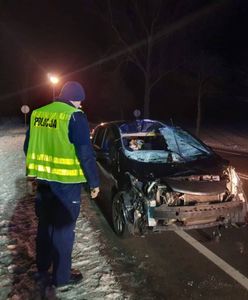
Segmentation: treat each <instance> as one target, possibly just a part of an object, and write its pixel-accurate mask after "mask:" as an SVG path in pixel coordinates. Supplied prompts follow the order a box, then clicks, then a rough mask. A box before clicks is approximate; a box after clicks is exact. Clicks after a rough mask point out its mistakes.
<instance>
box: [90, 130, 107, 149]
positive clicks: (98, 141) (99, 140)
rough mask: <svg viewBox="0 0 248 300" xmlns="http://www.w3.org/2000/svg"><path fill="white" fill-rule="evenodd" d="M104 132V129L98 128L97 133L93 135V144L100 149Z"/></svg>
mask: <svg viewBox="0 0 248 300" xmlns="http://www.w3.org/2000/svg"><path fill="white" fill-rule="evenodd" d="M105 131H106V127H102V126H101V127H99V128H97V131H96V133H95V136H94V139H93V144H94V145H96V146H98V147H99V148H101V147H102V142H103V138H104V134H105Z"/></svg>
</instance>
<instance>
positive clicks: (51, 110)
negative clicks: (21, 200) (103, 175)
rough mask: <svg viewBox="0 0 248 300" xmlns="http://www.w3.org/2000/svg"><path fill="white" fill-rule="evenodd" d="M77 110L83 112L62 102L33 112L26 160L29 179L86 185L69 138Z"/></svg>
mask: <svg viewBox="0 0 248 300" xmlns="http://www.w3.org/2000/svg"><path fill="white" fill-rule="evenodd" d="M77 111H80V112H82V111H81V110H78V109H76V108H75V107H72V106H70V105H69V104H66V103H63V102H53V103H51V104H48V105H46V106H43V107H41V108H39V109H36V110H34V111H33V113H32V115H31V120H30V138H29V144H28V152H27V157H26V168H27V175H28V176H30V177H36V178H38V179H43V180H48V181H57V182H62V183H80V182H86V178H85V176H84V173H83V170H82V168H81V165H80V163H79V161H78V159H77V155H76V151H75V147H74V145H73V144H72V143H71V142H70V140H69V136H68V132H69V121H70V118H71V115H72V114H73V113H74V112H77ZM82 113H83V112H82Z"/></svg>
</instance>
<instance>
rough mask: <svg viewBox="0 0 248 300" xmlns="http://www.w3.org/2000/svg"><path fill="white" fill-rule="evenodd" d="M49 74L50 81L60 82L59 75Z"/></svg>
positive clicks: (53, 82)
mask: <svg viewBox="0 0 248 300" xmlns="http://www.w3.org/2000/svg"><path fill="white" fill-rule="evenodd" d="M47 76H48V79H49V80H50V82H51V83H52V84H54V85H55V84H57V83H58V82H59V77H58V76H56V75H53V74H48V75H47Z"/></svg>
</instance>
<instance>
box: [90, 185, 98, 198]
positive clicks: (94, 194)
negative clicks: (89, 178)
mask: <svg viewBox="0 0 248 300" xmlns="http://www.w3.org/2000/svg"><path fill="white" fill-rule="evenodd" d="M99 192H100V189H99V187H95V188H93V189H91V190H90V198H91V199H95V198H96V197H97V195H98V194H99Z"/></svg>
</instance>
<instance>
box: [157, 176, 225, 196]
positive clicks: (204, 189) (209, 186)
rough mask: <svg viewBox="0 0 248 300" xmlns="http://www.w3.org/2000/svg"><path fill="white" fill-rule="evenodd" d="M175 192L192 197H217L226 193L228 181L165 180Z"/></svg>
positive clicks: (185, 178)
mask: <svg viewBox="0 0 248 300" xmlns="http://www.w3.org/2000/svg"><path fill="white" fill-rule="evenodd" d="M162 182H164V183H166V184H167V185H168V186H169V187H170V188H171V189H172V190H173V191H174V192H178V193H184V194H192V195H216V194H221V193H224V192H225V190H226V181H225V180H221V181H210V180H209V181H207V180H206V181H204V180H203V181H197V180H195V181H189V180H187V177H184V178H181V177H180V178H163V180H162Z"/></svg>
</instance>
